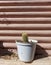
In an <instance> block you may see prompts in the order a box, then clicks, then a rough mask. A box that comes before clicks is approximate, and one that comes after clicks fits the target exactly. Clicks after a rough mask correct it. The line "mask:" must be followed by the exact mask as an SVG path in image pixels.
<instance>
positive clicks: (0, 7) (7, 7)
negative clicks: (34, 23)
mask: <svg viewBox="0 0 51 65" xmlns="http://www.w3.org/2000/svg"><path fill="white" fill-rule="evenodd" d="M5 8H6V9H10V8H20V9H21V8H22V9H23V8H25V9H26V8H30V9H32V8H51V6H0V9H5Z"/></svg>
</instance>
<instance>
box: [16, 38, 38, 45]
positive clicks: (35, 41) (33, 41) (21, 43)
mask: <svg viewBox="0 0 51 65" xmlns="http://www.w3.org/2000/svg"><path fill="white" fill-rule="evenodd" d="M37 42H38V41H37V40H32V39H29V42H28V43H24V42H17V41H16V44H17V45H32V44H37Z"/></svg>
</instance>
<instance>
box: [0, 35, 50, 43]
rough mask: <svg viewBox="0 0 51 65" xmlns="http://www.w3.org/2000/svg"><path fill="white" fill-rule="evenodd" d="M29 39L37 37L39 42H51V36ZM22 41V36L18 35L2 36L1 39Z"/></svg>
mask: <svg viewBox="0 0 51 65" xmlns="http://www.w3.org/2000/svg"><path fill="white" fill-rule="evenodd" d="M29 39H36V40H38V42H39V43H43V42H44V43H51V37H29ZM16 40H18V41H20V40H22V37H20V36H19V37H18V36H0V41H5V42H8V41H10V42H11V41H16Z"/></svg>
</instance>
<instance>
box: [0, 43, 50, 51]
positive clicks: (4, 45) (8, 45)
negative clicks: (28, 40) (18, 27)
mask: <svg viewBox="0 0 51 65" xmlns="http://www.w3.org/2000/svg"><path fill="white" fill-rule="evenodd" d="M36 47H37V49H39V50H40V49H45V50H51V43H37V46H36ZM0 48H15V49H16V42H15V43H9V42H3V43H2V42H0Z"/></svg>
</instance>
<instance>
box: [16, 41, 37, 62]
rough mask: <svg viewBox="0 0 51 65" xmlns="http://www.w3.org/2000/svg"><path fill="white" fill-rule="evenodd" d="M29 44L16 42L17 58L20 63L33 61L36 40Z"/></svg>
mask: <svg viewBox="0 0 51 65" xmlns="http://www.w3.org/2000/svg"><path fill="white" fill-rule="evenodd" d="M29 42H30V43H22V42H16V45H17V52H18V57H19V59H20V60H21V61H24V62H31V61H32V60H33V59H34V55H35V49H36V43H37V40H29Z"/></svg>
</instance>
